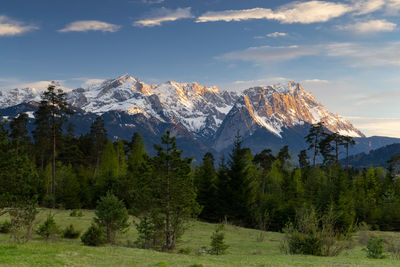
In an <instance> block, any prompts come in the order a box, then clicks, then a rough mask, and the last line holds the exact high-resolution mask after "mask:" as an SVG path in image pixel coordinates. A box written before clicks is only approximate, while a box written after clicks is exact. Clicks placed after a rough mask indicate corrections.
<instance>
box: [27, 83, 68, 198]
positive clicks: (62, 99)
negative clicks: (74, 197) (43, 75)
mask: <svg viewBox="0 0 400 267" xmlns="http://www.w3.org/2000/svg"><path fill="white" fill-rule="evenodd" d="M71 113H72V112H71V110H70V109H69V108H68V105H67V102H66V96H65V93H64V92H63V91H62V90H61V89H56V84H55V83H54V82H53V83H51V84H50V85H49V86H48V87H47V90H46V91H45V92H44V93H43V95H42V100H41V102H40V106H39V109H38V111H37V112H36V115H37V118H36V131H35V133H34V136H35V137H36V139H37V140H40V141H39V144H43V137H44V136H47V138H48V139H47V140H49V141H50V143H51V145H52V148H51V158H52V165H51V166H52V177H51V195H52V196H53V197H54V196H55V190H56V187H55V181H56V143H57V137H59V136H61V135H62V126H63V124H64V123H65V121H66V116H67V115H69V114H71ZM40 134H44V136H43V137H41V136H39V135H40ZM44 141H45V140H44Z"/></svg>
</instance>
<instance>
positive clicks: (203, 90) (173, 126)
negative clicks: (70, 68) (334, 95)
mask: <svg viewBox="0 0 400 267" xmlns="http://www.w3.org/2000/svg"><path fill="white" fill-rule="evenodd" d="M40 93H41V92H39V91H37V90H34V89H29V88H26V89H12V90H0V114H1V115H3V116H10V115H12V113H13V112H14V113H15V111H17V110H18V111H19V112H20V111H21V110H23V109H26V108H27V106H26V105H22V106H18V108H13V107H16V105H18V104H21V103H27V102H31V101H33V102H39V101H40ZM67 100H68V102H69V103H70V105H71V106H73V107H76V108H77V110H78V111H79V112H80V113H79V116H75V123H76V124H77V125H79V127H77V128H78V131H79V132H80V133H83V132H85V131H87V130H88V127H89V125H90V121H91V120H93V119H94V117H95V115H101V116H102V117H103V119H104V120H105V125H106V127H108V128H107V130H108V132H109V135H110V137H112V138H114V139H118V138H124V139H127V138H130V136H131V135H132V133H133V132H135V131H137V132H141V133H142V134H143V135H144V136H145V139H146V138H147V139H148V140H150V141H151V142H155V141H156V140H157V138H158V137H159V135H162V134H163V133H164V132H165V130H167V129H169V130H171V131H172V132H173V133H174V134H175V135H176V136H177V140H181V141H182V140H183V141H182V142H183V143H184V144H185V146H186V147H187V148H188V149H190V150H193V151H195V150H196V151H197V150H199V151H198V152H193V153H203V152H204V151H207V150H211V151H224V150H226V149H228V148H229V146H230V145H232V142H233V139H234V137H235V135H236V133H237V131H239V132H240V135H241V136H242V137H243V139H244V140H245V142H247V144H246V145H248V146H249V147H251V148H252V149H253V150H255V151H257V150H261V149H263V148H265V146H269V147H273V148H274V147H275V148H278V147H281V146H282V145H285V144H287V145H291V146H293V147H294V149H295V150H298V149H303V148H304V136H305V135H306V134H307V132H308V129H309V127H310V125H311V124H313V123H317V122H320V121H322V122H324V125H325V127H326V128H327V129H328V130H330V131H331V132H337V133H339V134H342V135H348V136H352V137H364V135H363V134H362V133H361V132H360V131H359V130H358V129H356V128H355V127H354V126H353V125H352V124H351V123H350V122H348V121H347V120H345V119H344V118H343V117H341V116H339V115H337V114H333V113H331V112H329V111H328V110H327V109H326V108H325V107H324V106H323V105H322V104H320V103H319V102H317V101H316V99H315V98H314V97H313V96H312V94H311V93H309V92H307V91H305V90H304V89H303V87H302V86H301V85H300V84H298V83H295V82H288V83H287V84H277V85H271V86H263V87H254V88H250V89H247V90H245V91H243V92H242V93H241V94H237V93H235V92H229V91H220V90H219V89H218V88H217V87H215V86H214V87H207V86H202V85H199V84H198V83H178V82H174V81H169V82H165V83H162V84H158V85H149V84H146V83H144V82H142V81H140V80H139V79H138V78H135V77H132V76H129V75H124V76H121V77H118V78H116V79H110V80H106V81H103V82H97V83H93V84H91V85H89V86H87V87H86V88H77V89H74V90H71V91H68V92H67ZM31 103H32V102H31ZM35 108H36V107H34V106H31V107H29V110H27V111H29V112H30V114H33V112H32V110H34V109H35ZM4 110H7V111H4ZM2 113H3V114H2ZM6 113H7V114H6ZM156 137H157V138H156ZM179 138H180V139H179ZM150 141H149V142H150Z"/></svg>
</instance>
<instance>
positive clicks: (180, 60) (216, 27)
mask: <svg viewBox="0 0 400 267" xmlns="http://www.w3.org/2000/svg"><path fill="white" fill-rule="evenodd" d="M399 15H400V0H342V1H333V0H331V1H285V0H279V1H278V0H246V1H243V0H84V1H83V0H35V1H32V0H1V8H0V90H1V89H2V88H15V87H28V86H29V87H39V88H40V87H46V86H47V85H48V82H49V81H52V80H55V81H59V82H60V84H61V85H62V86H64V87H65V88H76V87H79V86H84V85H85V84H88V83H90V82H91V81H92V80H99V79H100V80H101V79H108V78H116V77H118V76H121V75H123V74H130V75H132V76H136V77H138V78H140V79H141V80H143V81H145V82H147V83H161V82H165V81H168V80H174V81H178V82H193V81H196V82H198V83H200V84H204V85H207V86H212V85H217V86H218V87H219V88H220V89H223V90H243V89H246V88H249V87H251V86H256V85H270V84H275V83H279V82H286V81H289V80H291V81H296V82H299V83H301V84H303V86H304V88H305V89H306V90H307V91H310V92H312V93H313V95H314V96H315V97H316V99H317V100H319V101H320V102H322V103H323V104H324V105H325V106H326V107H327V108H328V109H329V110H330V111H332V112H334V113H338V114H340V115H342V116H344V117H346V118H347V119H349V120H350V121H351V122H352V123H353V124H354V125H355V126H356V127H358V128H359V129H360V130H361V131H363V132H364V133H365V134H366V135H367V136H371V135H383V136H393V137H400V104H399V102H400V35H399V24H400V16H399Z"/></svg>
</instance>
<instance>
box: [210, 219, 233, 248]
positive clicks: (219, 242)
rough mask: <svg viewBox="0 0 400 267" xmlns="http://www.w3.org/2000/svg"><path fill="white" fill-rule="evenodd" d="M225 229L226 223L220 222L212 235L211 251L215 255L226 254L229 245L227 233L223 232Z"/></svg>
mask: <svg viewBox="0 0 400 267" xmlns="http://www.w3.org/2000/svg"><path fill="white" fill-rule="evenodd" d="M223 230H224V225H223V224H219V225H217V226H216V228H215V232H214V233H213V234H212V235H211V249H210V253H211V254H215V255H221V254H224V253H225V251H226V250H227V249H228V247H229V246H228V245H226V244H225V242H224V239H225V235H224V233H222V231H223Z"/></svg>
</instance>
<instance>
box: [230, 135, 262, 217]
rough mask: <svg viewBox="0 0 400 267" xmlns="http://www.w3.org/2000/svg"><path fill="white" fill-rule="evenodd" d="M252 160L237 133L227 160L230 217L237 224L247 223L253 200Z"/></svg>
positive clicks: (254, 194) (254, 193)
mask: <svg viewBox="0 0 400 267" xmlns="http://www.w3.org/2000/svg"><path fill="white" fill-rule="evenodd" d="M252 160H253V158H252V155H251V153H250V150H249V149H248V148H242V140H241V137H240V136H239V135H237V136H236V140H235V143H234V145H233V149H232V152H231V154H230V160H229V162H228V166H229V171H228V175H229V180H230V189H231V193H232V198H231V201H232V202H231V203H230V217H231V219H232V220H234V221H235V222H236V223H239V224H248V223H249V219H250V218H251V216H250V209H251V206H252V205H253V204H254V202H255V196H256V192H255V191H254V186H255V184H254V181H252V179H251V178H253V177H251V168H252V167H253V165H252Z"/></svg>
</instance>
